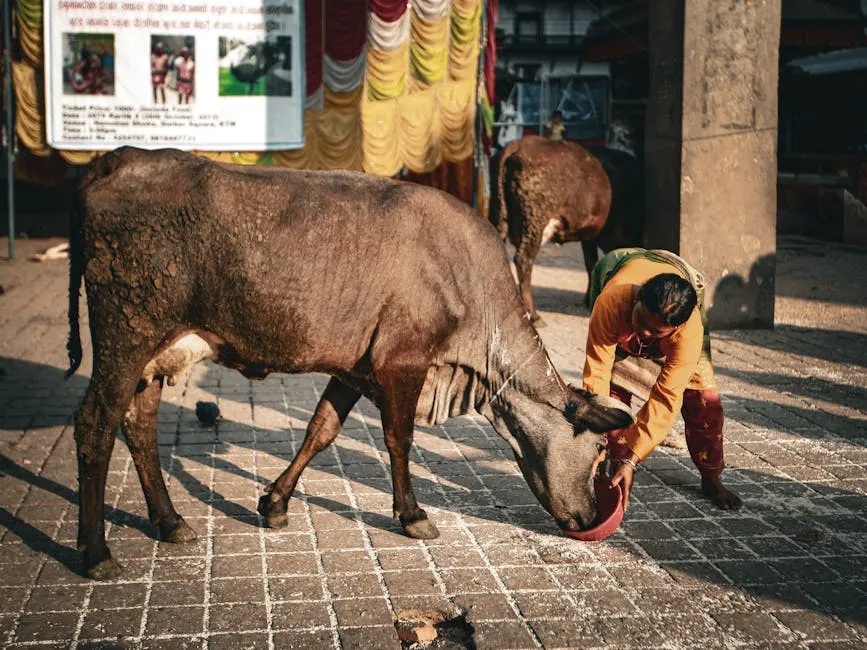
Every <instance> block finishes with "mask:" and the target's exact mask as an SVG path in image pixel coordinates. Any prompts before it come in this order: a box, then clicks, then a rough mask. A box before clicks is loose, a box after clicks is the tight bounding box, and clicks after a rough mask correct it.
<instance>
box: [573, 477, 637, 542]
mask: <svg viewBox="0 0 867 650" xmlns="http://www.w3.org/2000/svg"><path fill="white" fill-rule="evenodd" d="M594 487H595V490H596V505H597V508H598V513H597V514H596V521H595V522H594V524H593V526H591V527H590V528H587V529H586V530H563V529H562V528H561V529H560V530H563V534H564V535H568V536H569V537H571V538H573V539H580V540H581V541H582V542H598V541H600V540H603V539H605V538H606V537H609V536H610V535H611V534H612V533H614V531H615V530H617V527H618V526H619V525H620V522H621V521H623V491H622V490H621V489H620V486H619V485H616V486H614V485H611V479H609V478H608V477H597V478H596V480H595V481H594Z"/></svg>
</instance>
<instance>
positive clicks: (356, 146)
mask: <svg viewBox="0 0 867 650" xmlns="http://www.w3.org/2000/svg"><path fill="white" fill-rule="evenodd" d="M359 118H360V112H359V109H358V105H357V104H356V106H353V107H351V108H341V109H337V108H332V109H326V110H324V111H322V113H321V114H320V115H319V119H318V121H317V124H316V136H315V141H316V143H317V144H316V147H317V151H318V154H319V162H320V164H321V167H322V168H323V169H361V160H362V155H361V120H360V119H359Z"/></svg>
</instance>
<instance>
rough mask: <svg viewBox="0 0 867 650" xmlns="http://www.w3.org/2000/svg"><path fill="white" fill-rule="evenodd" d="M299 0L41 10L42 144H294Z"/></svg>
mask: <svg viewBox="0 0 867 650" xmlns="http://www.w3.org/2000/svg"><path fill="white" fill-rule="evenodd" d="M303 6H304V5H303V3H302V2H300V0H233V1H232V2H202V3H196V2H191V3H187V2H162V1H147V0H144V1H142V0H132V1H129V2H125V1H120V0H45V14H44V15H45V44H46V51H45V61H46V63H45V103H46V109H47V120H46V122H47V138H48V143H49V144H50V145H51V146H52V147H55V148H57V149H70V150H76V149H79V150H88V149H94V150H107V149H114V148H115V147H119V146H122V145H133V146H137V147H145V148H159V147H175V148H178V149H200V150H209V151H267V150H274V149H293V148H298V147H302V146H304V99H305V87H304V83H305V80H304V61H303V58H302V57H303V52H304V31H303V25H304V17H303V14H302V12H303Z"/></svg>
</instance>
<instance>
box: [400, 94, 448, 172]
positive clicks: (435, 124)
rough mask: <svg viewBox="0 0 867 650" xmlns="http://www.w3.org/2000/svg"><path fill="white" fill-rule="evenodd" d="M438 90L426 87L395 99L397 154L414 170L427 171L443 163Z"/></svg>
mask: <svg viewBox="0 0 867 650" xmlns="http://www.w3.org/2000/svg"><path fill="white" fill-rule="evenodd" d="M436 95H437V89H436V88H429V89H427V90H423V91H421V92H417V93H413V94H411V95H406V96H405V97H401V98H400V99H399V100H397V112H398V128H399V130H400V140H399V142H398V153H399V155H400V158H401V160H403V162H404V164H405V165H406V166H407V167H409V168H410V169H411V170H412V171H414V172H426V171H430V170H431V169H434V168H435V167H436V166H437V165H439V164H440V162H442V147H441V143H440V132H441V130H442V129H441V121H440V117H439V110H438V102H437V96H436Z"/></svg>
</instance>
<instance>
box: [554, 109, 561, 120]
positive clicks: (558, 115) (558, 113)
mask: <svg viewBox="0 0 867 650" xmlns="http://www.w3.org/2000/svg"><path fill="white" fill-rule="evenodd" d="M555 117H559V118H560V119H561V120H562V119H563V111H559V110H558V111H554V112H553V113H551V119H552V120H553V119H554V118H555Z"/></svg>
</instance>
